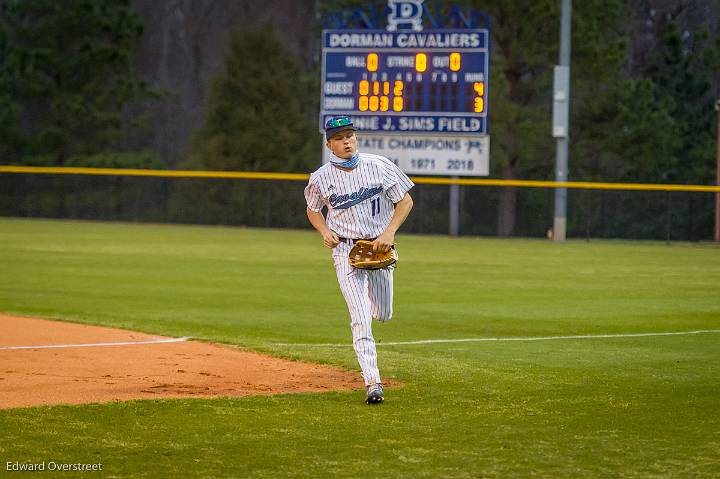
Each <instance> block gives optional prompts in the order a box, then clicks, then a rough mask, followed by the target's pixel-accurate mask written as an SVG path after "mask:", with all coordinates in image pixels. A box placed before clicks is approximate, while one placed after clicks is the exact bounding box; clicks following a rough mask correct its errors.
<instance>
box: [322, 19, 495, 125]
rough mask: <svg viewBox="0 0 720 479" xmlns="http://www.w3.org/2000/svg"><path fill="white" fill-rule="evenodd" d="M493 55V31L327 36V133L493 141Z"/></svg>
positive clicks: (324, 82)
mask: <svg viewBox="0 0 720 479" xmlns="http://www.w3.org/2000/svg"><path fill="white" fill-rule="evenodd" d="M489 53H490V52H489V32H488V30H487V29H458V30H449V29H436V30H424V31H421V32H415V31H405V32H402V31H396V32H389V31H387V30H324V31H323V50H322V98H321V114H320V129H321V131H322V128H323V124H324V122H325V119H326V118H327V117H329V116H332V115H338V114H347V115H350V116H351V117H352V118H353V121H354V122H355V123H356V125H357V126H358V128H359V129H360V130H361V131H365V132H377V133H412V134H423V133H433V134H438V133H442V134H448V133H450V134H452V133H461V134H476V135H486V134H487V132H488V124H487V118H488V116H487V106H488V82H489V78H488V67H489Z"/></svg>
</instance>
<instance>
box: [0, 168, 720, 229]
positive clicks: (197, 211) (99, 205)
mask: <svg viewBox="0 0 720 479" xmlns="http://www.w3.org/2000/svg"><path fill="white" fill-rule="evenodd" d="M304 187H305V183H304V182H301V181H282V180H245V179H209V178H165V177H144V176H93V175H66V174H63V175H55V174H0V215H2V216H10V217H29V218H62V219H81V220H103V221H129V222H153V223H183V224H212V225H228V226H251V227H267V228H311V227H310V225H309V223H308V221H307V218H306V216H305V200H304V197H303V189H304ZM508 188H511V190H508ZM449 190H450V187H449V186H448V185H430V184H418V185H416V186H415V187H414V188H413V190H412V191H411V194H412V196H413V200H414V203H415V206H414V208H413V212H412V213H411V214H410V216H409V218H408V219H407V221H406V223H405V224H404V225H403V228H402V231H403V232H404V233H416V234H448V232H449V228H450V226H449V218H450V214H449V209H450V199H449V198H450V191H449ZM554 194H555V191H554V189H553V188H524V187H522V188H521V187H497V186H493V187H488V186H461V187H460V195H459V196H460V201H459V207H460V214H459V219H460V221H459V233H460V234H461V235H464V236H498V235H499V232H500V231H501V229H500V222H501V220H500V218H504V219H503V220H502V221H505V223H506V224H505V225H504V226H503V230H505V231H511V233H510V234H509V236H515V237H531V238H544V237H546V236H547V234H548V230H549V228H550V227H551V226H552V223H553V208H554ZM509 204H510V205H511V206H508V205H509ZM512 205H514V208H513V207H512ZM714 208H715V193H704V192H665V191H624V190H599V189H598V190H595V189H569V190H568V226H567V234H568V237H569V238H587V239H592V238H619V239H634V240H664V241H711V240H712V239H713V225H714ZM507 218H510V222H511V225H510V226H508V225H507V221H508V220H507Z"/></svg>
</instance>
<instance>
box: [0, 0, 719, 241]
mask: <svg viewBox="0 0 720 479" xmlns="http://www.w3.org/2000/svg"><path fill="white" fill-rule="evenodd" d="M426 3H429V4H431V5H432V3H431V2H426ZM454 3H456V4H460V5H461V6H463V7H465V8H473V9H476V10H479V11H483V12H485V13H486V14H487V15H488V17H489V18H490V23H491V32H492V37H493V38H492V42H493V50H492V56H491V64H490V70H491V98H490V106H489V107H490V112H491V113H490V115H491V117H490V125H491V152H490V161H491V175H492V176H493V177H498V178H511V179H512V178H521V179H552V178H553V177H554V175H553V171H554V148H555V145H554V140H553V139H552V137H551V136H550V130H551V126H550V119H551V105H552V67H553V65H555V64H556V63H557V57H558V45H559V39H558V37H559V15H560V2H559V1H558V0H534V1H527V0H486V1H476V0H465V1H458V2H454ZM652 3H653V2H648V1H639V0H638V1H633V2H626V1H622V0H583V1H582V2H574V5H573V27H572V33H573V38H572V70H571V104H570V105H571V132H570V140H571V142H570V172H569V178H570V179H571V180H579V181H619V182H622V181H633V182H636V181H643V182H651V183H660V182H662V183H698V184H711V183H712V182H713V179H714V175H715V171H714V165H715V162H714V151H715V150H714V146H713V145H714V142H715V138H714V131H715V130H714V127H713V126H714V121H715V112H714V109H713V105H714V102H715V101H716V99H717V98H718V97H719V96H720V86H719V82H720V80H719V78H718V74H717V72H718V71H719V68H720V40H719V38H720V35H718V32H717V31H710V30H708V29H706V28H704V27H702V25H701V26H699V27H698V26H697V25H692V22H691V21H689V20H688V19H689V18H691V17H692V15H693V14H694V15H695V16H696V17H697V13H698V12H696V11H695V10H696V9H698V8H700V7H701V6H700V5H699V4H700V3H704V2H681V1H676V2H664V3H663V2H657V3H663V6H664V8H663V9H652V8H649V7H648V5H650V4H652ZM710 3H718V5H717V6H716V7H717V8H716V10H718V9H720V2H717V1H716V0H713V2H710ZM316 4H317V6H316V8H317V10H318V11H317V13H318V17H320V18H321V17H322V15H323V14H325V13H329V12H332V11H337V10H338V9H342V8H351V7H355V6H363V5H364V4H366V2H362V1H354V0H333V1H326V2H316ZM433 8H438V9H442V8H447V7H445V6H443V5H442V4H439V3H437V4H435V5H434V6H433ZM705 8H707V5H705ZM696 23H697V22H696ZM320 29H321V25H320V24H318V25H317V32H315V34H316V35H317V37H318V38H319V35H320ZM142 33H143V25H142V21H141V19H140V17H139V16H138V15H137V14H136V13H134V11H133V9H132V2H131V1H130V0H67V1H65V2H51V1H49V0H22V1H18V0H5V1H3V2H2V3H0V154H2V158H3V162H4V163H23V164H44V165H90V166H116V167H133V168H135V167H146V168H158V167H162V162H161V161H160V160H159V158H158V157H157V155H154V154H153V152H152V151H140V152H138V151H134V150H133V149H132V148H130V147H129V142H127V141H126V140H127V138H128V137H129V136H131V135H132V132H133V131H136V130H138V129H142V128H144V127H146V126H144V120H145V119H144V118H143V117H138V116H136V115H134V114H133V112H134V111H136V110H134V109H133V107H134V105H137V104H138V103H140V102H146V103H147V102H150V104H152V100H153V98H159V97H161V96H163V95H172V93H173V92H168V91H160V90H159V89H157V88H155V86H154V85H152V84H149V83H148V82H147V81H145V80H143V79H142V76H141V75H140V73H139V72H138V71H137V70H136V68H134V66H133V62H132V57H133V52H134V50H135V49H136V48H137V45H138V41H139V39H140V38H141V35H142ZM648 38H649V39H650V41H647V42H646V43H645V44H644V47H643V44H642V42H641V41H640V40H642V39H648ZM639 39H640V40H639ZM648 45H649V46H648ZM318 57H319V55H318ZM319 69H320V65H319V64H318V63H317V62H315V64H313V65H310V66H308V65H303V64H300V63H299V62H297V61H296V60H295V58H294V57H293V56H292V55H290V54H289V53H288V50H287V47H286V45H285V44H284V42H283V33H282V32H278V31H275V30H274V29H273V28H272V27H271V26H270V25H269V24H267V25H259V26H258V25H242V26H240V28H238V29H237V30H235V31H234V32H233V33H232V34H231V35H230V40H229V46H228V48H227V49H226V54H225V61H224V68H223V69H222V70H221V72H220V73H219V74H218V76H217V77H216V79H215V81H214V82H213V84H212V87H211V89H210V92H209V94H208V95H207V97H206V105H207V107H206V116H205V122H204V125H203V126H202V127H201V128H199V129H198V130H197V131H196V132H195V133H194V135H193V139H192V141H191V146H190V148H189V150H188V152H187V154H186V156H185V157H184V158H182V159H181V160H180V161H179V162H178V163H177V164H175V165H174V166H175V167H180V168H190V169H212V170H255V171H297V172H307V171H311V170H313V169H314V168H316V167H317V166H318V164H319V158H320V152H321V150H320V149H321V137H320V135H319V133H318V130H317V121H318V120H317V112H318V108H319V104H318V102H319V97H320V95H319V76H320V75H319ZM187 188H189V189H187ZM187 188H186V189H185V191H182V192H180V193H177V194H178V195H179V196H181V197H187V198H192V197H197V195H199V194H204V195H206V196H207V197H208V198H212V197H216V200H215V201H216V202H218V201H219V202H221V203H223V204H224V207H225V208H229V209H237V205H236V204H234V205H233V204H230V203H227V202H225V201H224V200H223V199H222V198H223V193H222V192H221V191H219V190H218V191H215V192H213V191H208V187H207V185H205V186H204V187H202V188H200V189H198V191H194V190H193V188H192V186H188V187H187ZM218 188H221V187H220V186H219V185H218V186H217V187H216V189H218ZM210 189H212V188H210ZM200 190H202V191H200ZM525 196H527V195H525ZM188 201H189V200H188ZM242 201H243V202H244V203H242V204H246V205H248V204H250V203H252V201H253V199H252V198H251V197H247V198H245V197H244V198H243V199H242ZM258 201H262V200H261V199H258ZM468 201H471V200H470V199H469V200H468ZM523 201H526V200H524V199H523V196H522V195H519V194H518V191H517V190H515V189H513V188H505V189H503V190H502V191H500V192H499V194H498V198H497V204H496V211H497V217H496V221H497V225H496V226H497V233H498V234H500V235H509V234H512V233H513V231H514V230H516V229H517V228H516V222H517V220H518V217H519V212H518V210H519V209H520V208H529V207H531V206H532V205H529V204H526V203H523ZM538 201H539V200H538ZM543 201H544V200H543ZM248 202H250V203H248ZM436 214H437V215H438V218H440V217H441V215H444V214H446V211H438V212H437V213H436ZM220 216H222V217H226V216H227V212H224V213H222V214H221V215H220ZM546 220H547V218H541V219H538V224H540V223H542V222H546ZM218 221H222V220H218Z"/></svg>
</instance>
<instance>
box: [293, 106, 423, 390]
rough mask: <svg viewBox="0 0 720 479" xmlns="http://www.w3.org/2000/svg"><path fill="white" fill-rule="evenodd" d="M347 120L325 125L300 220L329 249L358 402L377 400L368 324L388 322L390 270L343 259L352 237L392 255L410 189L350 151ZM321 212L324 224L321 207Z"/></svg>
mask: <svg viewBox="0 0 720 479" xmlns="http://www.w3.org/2000/svg"><path fill="white" fill-rule="evenodd" d="M356 131H357V128H355V127H354V126H353V124H352V121H351V119H350V118H349V117H347V116H335V117H332V118H330V119H329V120H328V121H327V123H326V124H325V139H326V141H327V142H326V146H327V147H328V149H329V150H330V152H331V154H330V162H329V163H326V164H324V165H323V166H321V167H320V168H319V169H318V170H317V171H315V172H314V173H312V174H311V175H310V181H309V183H308V185H307V187H306V188H305V200H306V201H307V216H308V219H309V220H310V223H311V224H312V225H313V227H314V228H315V229H316V230H317V231H318V232H319V233H320V235H321V236H322V238H323V243H324V244H325V246H327V247H328V248H331V249H332V258H333V261H334V263H335V272H336V274H337V280H338V283H339V284H340V290H341V291H342V294H343V296H344V297H345V301H346V302H347V305H348V310H349V312H350V327H351V330H352V337H353V347H354V348H355V354H356V355H357V359H358V363H359V364H360V369H361V371H362V377H363V379H364V380H365V386H366V387H367V395H366V399H365V402H366V403H368V404H378V403H381V402H383V400H384V396H383V388H382V382H381V380H380V372H379V370H378V364H377V352H376V349H375V339H374V338H373V335H372V320H373V319H375V320H377V321H380V322H385V321H389V320H390V318H391V317H392V313H393V308H392V303H393V270H394V269H395V265H391V266H389V267H387V268H383V269H377V270H367V269H358V268H355V267H353V266H351V265H350V262H349V258H348V254H349V252H350V250H351V249H352V246H353V244H354V242H355V241H356V240H358V239H367V240H372V241H373V250H374V251H378V252H388V251H392V253H393V254H394V255H396V253H395V251H394V247H393V244H394V242H395V232H396V231H397V230H398V228H400V225H402V224H403V222H404V221H405V219H406V218H407V216H408V214H409V213H410V210H411V209H412V205H413V201H412V198H411V197H410V195H409V194H408V190H410V188H412V187H413V186H414V184H413V182H412V181H410V178H408V177H407V175H405V173H403V172H402V171H401V170H400V169H399V168H398V167H397V166H396V165H395V164H394V163H393V162H391V161H390V160H388V159H387V158H385V157H383V156H379V155H373V154H369V153H360V152H358V151H357V136H356V134H355V132H356ZM323 207H326V208H327V219H326V218H325V217H324V216H323V214H322V208H323Z"/></svg>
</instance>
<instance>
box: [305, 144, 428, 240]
mask: <svg viewBox="0 0 720 479" xmlns="http://www.w3.org/2000/svg"><path fill="white" fill-rule="evenodd" d="M413 186H414V183H413V182H412V181H411V180H410V178H408V177H407V175H406V174H405V173H403V172H402V170H400V168H398V167H397V166H396V165H395V164H394V163H393V162H392V161H390V160H388V159H387V158H385V157H384V156H380V155H373V154H371V153H360V161H359V163H358V164H357V166H356V167H355V168H353V169H352V170H350V171H344V170H341V169H339V168H337V167H335V166H333V164H332V163H325V164H324V165H323V166H321V167H320V168H318V169H317V170H316V171H315V172H313V173H312V174H311V175H310V181H309V182H308V185H307V187H306V188H305V200H306V201H307V205H308V208H310V209H311V210H313V211H320V210H322V208H323V206H327V209H328V214H327V218H326V222H327V225H328V227H329V228H330V229H331V230H333V231H334V232H335V233H336V234H337V235H338V236H341V237H344V238H376V237H378V236H380V235H381V234H382V232H383V231H385V228H387V226H388V225H389V224H390V220H391V219H392V216H393V212H394V209H395V208H394V204H395V203H397V202H398V201H400V200H402V199H403V197H404V196H405V193H406V192H407V191H408V190H410V188H412V187H413Z"/></svg>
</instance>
